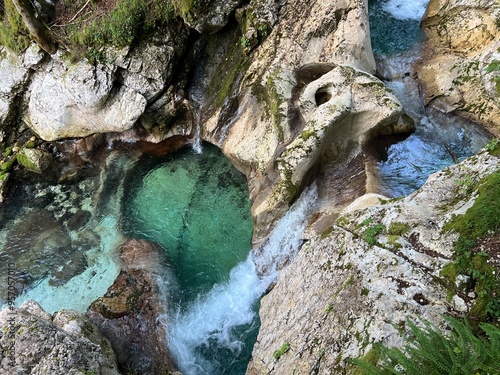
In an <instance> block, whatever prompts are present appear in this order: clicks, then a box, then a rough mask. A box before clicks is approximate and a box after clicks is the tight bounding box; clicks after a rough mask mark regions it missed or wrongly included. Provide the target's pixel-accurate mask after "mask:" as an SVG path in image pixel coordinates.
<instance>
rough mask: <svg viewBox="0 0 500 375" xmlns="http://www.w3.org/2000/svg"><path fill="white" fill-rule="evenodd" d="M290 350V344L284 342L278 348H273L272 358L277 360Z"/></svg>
mask: <svg viewBox="0 0 500 375" xmlns="http://www.w3.org/2000/svg"><path fill="white" fill-rule="evenodd" d="M289 350H290V344H289V343H288V342H287V343H284V344H283V345H282V346H281V348H280V349H279V350H275V351H274V353H273V357H274V360H275V361H276V362H278V361H279V360H280V358H281V357H282V356H283V355H284V354H285V353H286V352H288V351H289Z"/></svg>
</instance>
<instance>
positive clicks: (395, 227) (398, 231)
mask: <svg viewBox="0 0 500 375" xmlns="http://www.w3.org/2000/svg"><path fill="white" fill-rule="evenodd" d="M409 230H410V226H409V225H408V224H406V223H400V222H393V223H391V225H389V228H388V229H387V234H389V235H395V236H402V235H403V234H405V233H408V231H409Z"/></svg>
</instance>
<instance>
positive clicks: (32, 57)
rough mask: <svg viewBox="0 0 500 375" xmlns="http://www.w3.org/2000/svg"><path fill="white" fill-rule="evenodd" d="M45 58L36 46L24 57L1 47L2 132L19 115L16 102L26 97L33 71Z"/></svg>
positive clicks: (30, 48) (0, 103) (0, 123)
mask: <svg viewBox="0 0 500 375" xmlns="http://www.w3.org/2000/svg"><path fill="white" fill-rule="evenodd" d="M43 57H44V53H43V52H42V51H41V50H40V49H39V48H38V47H37V46H36V45H35V44H32V45H31V46H30V47H29V48H28V49H27V50H26V51H25V52H24V54H22V55H16V54H14V53H13V52H11V51H9V50H7V49H3V48H1V47H0V132H2V131H3V129H4V127H5V126H6V125H7V120H9V118H11V117H13V116H18V115H19V113H18V111H19V108H18V106H19V102H16V100H19V99H20V97H22V96H23V95H24V92H25V90H26V86H27V85H28V84H29V79H30V76H31V73H32V70H33V69H36V67H37V66H38V65H39V64H40V63H41V61H42V59H43ZM2 137H3V136H0V140H1V138H2Z"/></svg>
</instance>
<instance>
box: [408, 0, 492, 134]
mask: <svg viewBox="0 0 500 375" xmlns="http://www.w3.org/2000/svg"><path fill="white" fill-rule="evenodd" d="M499 18H500V4H499V3H498V2H497V1H494V0H481V1H469V0H431V1H430V3H429V6H428V8H427V12H426V14H425V15H424V18H423V20H422V27H423V29H424V31H425V32H426V35H427V41H426V42H425V46H424V48H423V51H425V53H424V56H423V58H422V60H421V62H420V63H419V65H418V67H417V68H416V71H417V73H418V76H419V78H420V79H421V80H422V82H423V88H424V95H425V102H426V104H430V105H433V106H435V107H437V108H439V109H440V110H442V111H444V112H456V113H458V114H460V115H462V116H465V117H468V118H471V119H472V120H474V121H477V122H480V123H482V124H484V125H485V126H486V127H487V128H488V129H489V130H490V131H492V132H493V133H494V134H495V135H497V136H498V135H500V89H499V88H500V84H499V83H498V82H500V81H499V80H500V67H499V63H498V62H499V61H500V52H499V48H500V28H499V27H498V19H499Z"/></svg>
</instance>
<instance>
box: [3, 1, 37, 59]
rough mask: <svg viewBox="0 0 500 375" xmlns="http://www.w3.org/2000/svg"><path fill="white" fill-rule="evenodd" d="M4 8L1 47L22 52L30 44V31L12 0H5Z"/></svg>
mask: <svg viewBox="0 0 500 375" xmlns="http://www.w3.org/2000/svg"><path fill="white" fill-rule="evenodd" d="M3 6H4V12H3V15H2V12H0V17H1V18H0V45H2V46H5V47H7V48H9V49H10V50H12V51H15V52H22V51H24V50H25V49H26V48H27V47H28V46H29V44H30V41H31V38H30V34H29V31H28V29H27V28H26V26H24V23H23V21H22V19H21V16H20V15H19V13H18V12H17V10H16V8H15V7H14V4H13V3H12V1H11V0H4V1H3Z"/></svg>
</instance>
